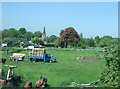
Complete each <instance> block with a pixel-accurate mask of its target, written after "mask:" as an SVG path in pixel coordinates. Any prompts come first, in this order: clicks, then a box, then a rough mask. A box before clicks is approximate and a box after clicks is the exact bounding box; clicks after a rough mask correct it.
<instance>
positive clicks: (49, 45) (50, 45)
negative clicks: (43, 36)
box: [44, 44, 55, 47]
mask: <svg viewBox="0 0 120 89" xmlns="http://www.w3.org/2000/svg"><path fill="white" fill-rule="evenodd" d="M44 46H45V47H55V45H54V44H44Z"/></svg>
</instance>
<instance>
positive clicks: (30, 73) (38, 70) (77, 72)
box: [2, 49, 104, 87]
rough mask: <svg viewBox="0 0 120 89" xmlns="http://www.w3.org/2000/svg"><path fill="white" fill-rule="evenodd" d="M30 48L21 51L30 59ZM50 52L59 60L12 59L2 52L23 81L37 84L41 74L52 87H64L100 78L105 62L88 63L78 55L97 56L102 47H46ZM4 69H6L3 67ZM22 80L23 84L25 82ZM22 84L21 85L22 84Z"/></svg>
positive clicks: (8, 63) (7, 62)
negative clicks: (75, 48) (32, 60)
mask: <svg viewBox="0 0 120 89" xmlns="http://www.w3.org/2000/svg"><path fill="white" fill-rule="evenodd" d="M29 51H30V50H26V51H21V52H20V53H25V54H26V57H25V59H28V53H29ZM46 51H47V52H48V53H51V54H52V55H53V56H54V57H55V58H56V60H57V62H56V63H45V62H36V63H32V62H30V61H18V62H13V61H10V60H9V59H10V55H11V54H8V55H6V54H5V52H2V56H3V58H6V59H7V61H6V64H7V65H16V66H17V68H16V69H15V71H14V73H15V74H17V75H20V76H21V77H22V81H23V82H26V81H27V80H29V81H31V82H32V83H33V85H35V83H36V81H37V80H39V79H40V76H41V75H42V76H43V77H47V79H48V85H49V86H51V87H64V86H66V85H68V84H71V82H76V83H79V84H81V83H82V84H83V83H89V82H92V81H95V80H98V79H99V76H100V72H101V69H102V65H104V62H100V61H99V62H98V63H88V62H80V61H76V59H75V58H76V57H78V56H84V57H89V56H90V57H95V56H97V55H99V54H100V52H101V50H100V49H85V50H71V51H70V50H62V49H55V50H52V49H46ZM3 71H6V70H5V69H3ZM23 82H22V84H23ZM22 84H21V85H22Z"/></svg>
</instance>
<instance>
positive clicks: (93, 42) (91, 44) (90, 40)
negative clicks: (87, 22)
mask: <svg viewBox="0 0 120 89" xmlns="http://www.w3.org/2000/svg"><path fill="white" fill-rule="evenodd" d="M94 46H95V41H94V40H93V38H90V39H89V47H94Z"/></svg>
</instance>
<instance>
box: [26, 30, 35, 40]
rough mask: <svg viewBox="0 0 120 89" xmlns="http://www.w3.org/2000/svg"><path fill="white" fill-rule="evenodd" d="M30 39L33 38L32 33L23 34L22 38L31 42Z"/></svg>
mask: <svg viewBox="0 0 120 89" xmlns="http://www.w3.org/2000/svg"><path fill="white" fill-rule="evenodd" d="M31 37H33V33H32V32H26V33H25V34H24V38H26V39H27V40H31Z"/></svg>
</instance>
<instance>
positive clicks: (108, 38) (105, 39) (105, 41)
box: [99, 36, 113, 47]
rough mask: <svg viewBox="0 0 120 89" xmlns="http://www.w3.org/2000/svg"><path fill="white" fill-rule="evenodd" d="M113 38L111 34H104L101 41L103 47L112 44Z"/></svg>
mask: <svg viewBox="0 0 120 89" xmlns="http://www.w3.org/2000/svg"><path fill="white" fill-rule="evenodd" d="M112 39H113V38H112V37H111V36H103V37H102V38H101V39H100V41H99V44H100V46H101V47H106V46H110V45H111V40H112Z"/></svg>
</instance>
